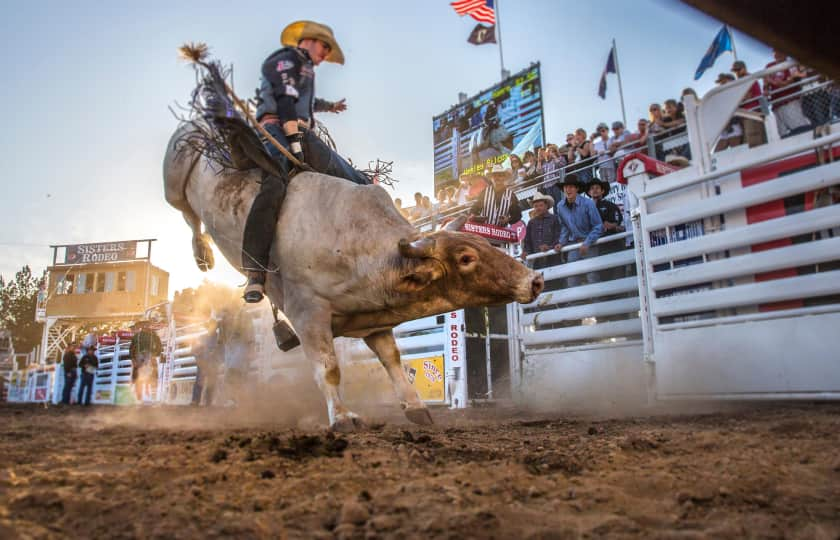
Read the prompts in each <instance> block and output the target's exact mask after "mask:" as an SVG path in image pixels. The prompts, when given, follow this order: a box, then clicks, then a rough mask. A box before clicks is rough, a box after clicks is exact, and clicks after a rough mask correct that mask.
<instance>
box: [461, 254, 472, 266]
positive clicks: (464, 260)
mask: <svg viewBox="0 0 840 540" xmlns="http://www.w3.org/2000/svg"><path fill="white" fill-rule="evenodd" d="M474 262H475V256H473V255H461V257H460V258H459V259H458V264H460V265H461V266H467V265H468V264H472V263H474Z"/></svg>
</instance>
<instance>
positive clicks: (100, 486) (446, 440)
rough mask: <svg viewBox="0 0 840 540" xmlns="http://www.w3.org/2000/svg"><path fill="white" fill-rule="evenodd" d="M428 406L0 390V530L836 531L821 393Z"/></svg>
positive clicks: (186, 534) (539, 535) (837, 429)
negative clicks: (223, 403) (353, 415)
mask: <svg viewBox="0 0 840 540" xmlns="http://www.w3.org/2000/svg"><path fill="white" fill-rule="evenodd" d="M433 416H434V417H435V419H436V421H437V424H436V425H435V426H433V427H430V428H421V427H416V426H412V425H409V424H405V423H403V422H395V421H394V420H393V419H389V421H388V422H387V423H384V424H380V425H376V424H374V425H373V426H372V427H371V429H369V430H367V431H364V432H362V433H354V434H349V435H333V434H331V433H329V432H328V431H326V430H324V429H322V428H319V427H317V426H310V427H295V428H289V427H283V425H281V424H280V423H277V422H274V423H272V422H265V421H262V422H254V421H243V419H242V418H241V417H239V416H237V415H236V414H235V412H234V411H233V410H232V409H220V410H198V409H191V408H174V407H173V408H154V407H148V408H143V409H141V410H137V409H131V410H127V409H115V408H112V407H93V408H91V409H88V410H83V409H81V408H79V407H76V406H73V407H63V408H62V407H49V408H44V407H43V406H30V405H27V406H13V405H0V434H1V435H0V538H4V539H12V538H61V537H70V538H221V537H224V538H533V539H554V538H557V539H566V538H600V537H609V538H681V539H682V538H803V539H806V538H807V539H812V538H816V539H819V538H827V539H828V538H838V536H840V452H838V447H840V404H764V405H748V406H738V407H730V408H729V409H728V410H727V411H726V412H714V413H703V414H700V413H692V414H680V415H675V414H653V415H648V416H645V417H631V418H620V419H609V418H604V417H592V416H584V415H574V416H568V415H566V416H560V415H555V416H535V415H533V414H526V413H522V412H518V411H516V410H509V409H506V410H504V411H499V410H470V411H466V412H463V411H457V412H453V411H446V410H435V411H433Z"/></svg>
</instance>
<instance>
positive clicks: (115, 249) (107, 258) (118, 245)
mask: <svg viewBox="0 0 840 540" xmlns="http://www.w3.org/2000/svg"><path fill="white" fill-rule="evenodd" d="M136 258H137V241H136V240H130V241H127V242H105V243H102V244H78V245H75V246H65V252H64V264H90V263H102V262H116V261H130V260H134V259H136Z"/></svg>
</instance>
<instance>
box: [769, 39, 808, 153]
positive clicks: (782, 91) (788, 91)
mask: <svg viewBox="0 0 840 540" xmlns="http://www.w3.org/2000/svg"><path fill="white" fill-rule="evenodd" d="M787 59H788V57H787V55H786V54H785V53H783V52H781V51H777V50H775V49H774V50H773V61H772V62H770V63H769V64H767V67H768V68H770V67H773V66H775V65H778V64H781V63H782V62H785V61H787ZM804 76H805V74H804V73H803V72H802V71H801V70H800V69H799V67H798V66H793V67H789V68H787V69H783V70H780V71H776V72H774V73H771V74H770V75H769V76H768V77H766V78H765V79H764V92H765V93H767V96H768V99H770V101H771V103H772V104H773V114H774V115H775V116H776V124H777V125H778V127H779V136H781V137H787V136H788V135H795V134H797V133H802V132H803V131H807V130H808V129H810V128H811V126H810V124H809V122H808V119H807V118H805V115H804V114H803V113H802V100H801V99H800V98H799V97H791V98H788V97H787V96H792V95H793V94H796V93H797V92H799V90H800V88H801V85H800V84H798V83H799V81H800V80H801V79H802V78H804Z"/></svg>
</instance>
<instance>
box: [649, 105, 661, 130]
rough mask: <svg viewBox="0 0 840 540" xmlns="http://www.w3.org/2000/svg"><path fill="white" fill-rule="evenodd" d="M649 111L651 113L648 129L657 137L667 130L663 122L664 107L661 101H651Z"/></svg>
mask: <svg viewBox="0 0 840 540" xmlns="http://www.w3.org/2000/svg"><path fill="white" fill-rule="evenodd" d="M648 113H649V114H650V122H649V123H648V130H649V131H650V134H651V135H653V136H654V137H656V135H657V134H659V133H662V132H663V131H665V126H664V125H663V124H662V107H661V106H660V105H659V103H651V104H650V107H648Z"/></svg>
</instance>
